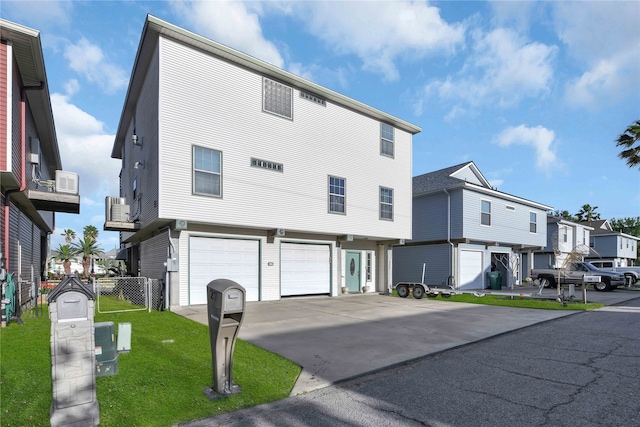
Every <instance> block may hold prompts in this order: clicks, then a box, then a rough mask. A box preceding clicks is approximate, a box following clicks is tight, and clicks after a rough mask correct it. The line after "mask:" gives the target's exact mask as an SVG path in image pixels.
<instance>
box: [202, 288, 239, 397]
mask: <svg viewBox="0 0 640 427" xmlns="http://www.w3.org/2000/svg"><path fill="white" fill-rule="evenodd" d="M245 294H246V293H245V289H244V288H243V287H242V286H240V285H239V284H237V283H236V282H234V281H232V280H228V279H217V280H214V281H212V282H211V283H209V284H208V285H207V312H208V315H209V338H210V340H211V357H212V362H213V363H212V365H213V386H212V387H211V388H209V387H207V388H205V393H206V394H207V395H208V396H209V397H211V398H215V397H219V395H228V394H235V393H239V392H240V391H241V390H240V387H239V386H238V385H237V384H235V383H234V382H233V380H232V367H233V350H234V348H235V344H236V337H237V335H238V331H239V330H240V325H241V324H242V317H243V315H244V308H245ZM212 392H215V393H217V395H215V394H213V393H212Z"/></svg>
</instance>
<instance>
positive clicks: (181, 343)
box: [0, 297, 301, 427]
mask: <svg viewBox="0 0 640 427" xmlns="http://www.w3.org/2000/svg"><path fill="white" fill-rule="evenodd" d="M101 298H102V299H101V306H100V307H101V311H106V310H107V309H110V308H111V309H112V308H115V307H117V306H122V305H127V304H129V303H128V302H126V301H118V300H116V299H115V298H113V300H112V301H106V300H105V297H101ZM107 303H108V304H107ZM109 305H110V306H111V307H109ZM25 317H26V316H25ZM95 321H96V322H106V321H112V322H114V324H115V326H116V332H117V325H118V323H123V322H129V323H131V330H132V333H131V352H130V353H120V354H119V356H118V373H117V374H116V375H114V376H106V377H98V378H96V390H97V397H98V402H99V409H100V425H101V426H107V427H108V426H171V425H174V424H176V423H179V422H186V421H191V420H195V419H199V418H204V417H208V416H213V415H216V414H221V413H224V412H229V411H234V410H236V409H241V408H245V407H250V406H255V405H259V404H261V403H266V402H271V401H275V400H279V399H283V398H285V397H287V396H288V395H289V393H290V392H291V389H292V388H293V386H294V384H295V381H296V379H297V378H298V375H299V374H300V370H301V369H300V367H299V366H298V365H296V364H294V363H292V362H290V361H289V360H287V359H284V358H282V357H280V356H278V355H276V354H274V353H271V352H268V351H266V350H264V349H262V348H260V347H256V346H254V345H252V344H249V343H248V342H244V341H242V340H237V342H236V348H235V356H234V360H233V380H234V382H235V383H237V384H238V385H239V386H240V387H241V388H242V392H241V393H239V394H235V395H231V396H227V397H224V398H222V399H218V400H209V399H208V398H207V397H206V396H205V394H204V392H203V390H204V388H205V387H210V386H212V385H213V374H212V369H213V368H212V360H211V347H210V344H209V328H208V327H207V326H205V325H202V324H199V323H196V322H194V321H191V320H188V319H185V318H183V317H181V316H178V315H176V314H174V313H171V312H158V311H152V312H151V313H148V312H146V311H137V312H130V313H113V314H96V316H95ZM49 341H50V321H49V318H48V317H44V318H43V317H40V318H25V319H24V324H23V325H18V324H17V323H16V322H10V323H9V325H8V326H7V327H6V328H4V329H0V401H1V403H0V425H2V426H3V427H11V426H16V427H25V426H48V425H49V410H50V408H51V398H52V384H51V355H50V354H51V352H50V342H49Z"/></svg>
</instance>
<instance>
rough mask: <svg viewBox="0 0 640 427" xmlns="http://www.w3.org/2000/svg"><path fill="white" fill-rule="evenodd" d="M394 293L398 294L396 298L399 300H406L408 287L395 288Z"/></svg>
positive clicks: (399, 286)
mask: <svg viewBox="0 0 640 427" xmlns="http://www.w3.org/2000/svg"><path fill="white" fill-rule="evenodd" d="M396 291H397V292H398V296H399V297H400V298H406V297H408V296H409V286H407V285H398V286H396Z"/></svg>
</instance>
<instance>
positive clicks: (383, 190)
mask: <svg viewBox="0 0 640 427" xmlns="http://www.w3.org/2000/svg"><path fill="white" fill-rule="evenodd" d="M378 194H379V195H380V197H379V204H380V208H379V216H380V219H381V220H384V221H393V188H389V187H382V186H380V190H379V191H378ZM389 196H390V197H389ZM388 198H390V199H391V200H390V201H388V200H387V199H388ZM388 209H391V216H390V217H389V216H388Z"/></svg>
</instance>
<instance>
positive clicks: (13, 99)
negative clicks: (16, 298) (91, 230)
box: [0, 19, 80, 301]
mask: <svg viewBox="0 0 640 427" xmlns="http://www.w3.org/2000/svg"><path fill="white" fill-rule="evenodd" d="M0 38H1V42H0V134H2V139H1V142H0V182H1V188H2V201H1V202H0V203H1V207H2V209H1V210H0V235H1V239H2V241H1V242H0V258H2V261H3V265H2V266H0V267H3V268H4V269H6V271H7V272H8V273H11V274H12V275H13V278H14V281H15V282H16V284H20V285H21V286H20V289H24V288H28V286H22V284H28V285H34V284H38V283H39V281H40V280H42V279H44V276H45V274H46V268H47V266H46V262H47V254H48V253H49V234H51V233H52V231H53V229H54V227H55V216H54V215H55V214H54V213H55V212H67V213H78V212H79V211H80V196H79V195H78V177H77V175H76V174H74V173H70V172H65V171H62V164H61V161H60V152H59V148H58V141H57V139H56V132H55V125H54V121H53V114H52V111H51V102H50V99H49V86H48V83H47V75H46V72H45V66H44V58H43V55H42V45H41V41H40V33H39V32H38V31H36V30H33V29H31V28H27V27H23V26H21V25H18V24H15V23H13V22H9V21H6V20H3V19H0ZM21 298H22V296H21ZM21 301H24V299H21Z"/></svg>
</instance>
